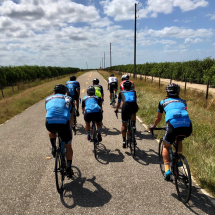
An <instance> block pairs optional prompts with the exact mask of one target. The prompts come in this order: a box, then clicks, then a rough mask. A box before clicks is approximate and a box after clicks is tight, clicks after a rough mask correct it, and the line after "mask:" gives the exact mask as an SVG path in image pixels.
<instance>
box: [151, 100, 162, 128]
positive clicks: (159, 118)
mask: <svg viewBox="0 0 215 215" xmlns="http://www.w3.org/2000/svg"><path fill="white" fill-rule="evenodd" d="M162 104H163V101H161V102H159V105H158V114H157V117H156V119H155V122H154V125H153V127H156V126H157V125H158V123H159V122H160V121H161V119H162V115H163V112H164V109H163V105H162Z"/></svg>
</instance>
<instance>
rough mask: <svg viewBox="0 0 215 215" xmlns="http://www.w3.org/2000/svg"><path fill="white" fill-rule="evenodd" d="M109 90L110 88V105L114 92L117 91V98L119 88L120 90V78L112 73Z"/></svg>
mask: <svg viewBox="0 0 215 215" xmlns="http://www.w3.org/2000/svg"><path fill="white" fill-rule="evenodd" d="M108 90H110V96H109V98H110V105H111V104H112V93H113V92H114V91H115V98H117V95H116V93H117V90H118V80H117V77H115V76H114V74H111V75H110V77H109V78H108Z"/></svg>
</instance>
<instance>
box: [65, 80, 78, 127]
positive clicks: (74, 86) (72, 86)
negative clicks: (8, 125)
mask: <svg viewBox="0 0 215 215" xmlns="http://www.w3.org/2000/svg"><path fill="white" fill-rule="evenodd" d="M66 87H67V88H68V93H67V95H68V96H70V97H71V98H72V99H73V100H75V104H76V106H77V116H79V97H80V83H79V82H78V81H76V77H75V76H71V77H70V81H67V82H66ZM71 126H73V125H71Z"/></svg>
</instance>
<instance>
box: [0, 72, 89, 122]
mask: <svg viewBox="0 0 215 215" xmlns="http://www.w3.org/2000/svg"><path fill="white" fill-rule="evenodd" d="M84 73H85V72H78V73H75V74H73V75H75V76H76V77H78V76H80V75H82V74H84ZM69 77H70V75H67V76H65V77H64V78H61V79H57V80H56V79H55V80H52V81H51V80H46V81H44V82H42V84H40V85H38V84H37V83H32V85H33V84H37V85H38V86H35V87H30V88H28V89H22V90H20V91H19V92H16V93H15V94H13V95H11V96H10V97H7V98H4V99H1V100H0V107H1V108H0V124H2V123H4V122H5V121H7V120H9V119H11V118H12V117H14V116H15V115H17V114H19V113H21V112H23V111H24V110H25V109H27V108H28V107H30V106H32V105H33V104H35V103H37V102H39V101H40V100H42V99H44V98H46V97H47V96H49V95H51V94H53V89H54V86H55V85H56V84H65V83H66V81H68V80H69Z"/></svg>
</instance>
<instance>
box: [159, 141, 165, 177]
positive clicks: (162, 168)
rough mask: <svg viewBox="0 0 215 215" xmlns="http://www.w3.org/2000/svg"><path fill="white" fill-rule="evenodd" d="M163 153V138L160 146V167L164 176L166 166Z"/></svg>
mask: <svg viewBox="0 0 215 215" xmlns="http://www.w3.org/2000/svg"><path fill="white" fill-rule="evenodd" d="M162 153H163V138H161V139H160V142H159V145H158V159H159V165H160V170H161V174H162V175H163V176H164V173H165V166H164V161H163V155H162Z"/></svg>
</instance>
